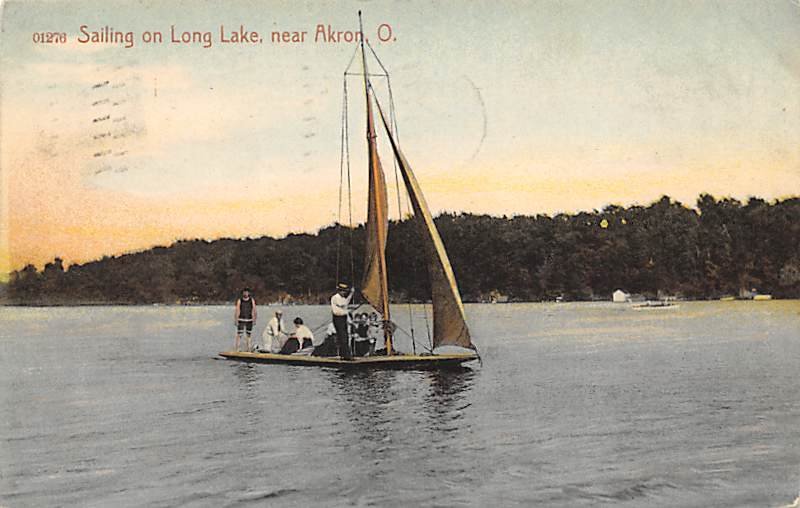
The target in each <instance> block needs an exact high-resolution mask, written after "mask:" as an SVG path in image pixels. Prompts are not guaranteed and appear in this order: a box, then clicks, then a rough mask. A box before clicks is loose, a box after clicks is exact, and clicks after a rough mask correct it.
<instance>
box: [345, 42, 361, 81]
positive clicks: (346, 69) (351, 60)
mask: <svg viewBox="0 0 800 508" xmlns="http://www.w3.org/2000/svg"><path fill="white" fill-rule="evenodd" d="M357 54H358V44H356V47H355V48H353V54H352V55H351V56H350V62H348V64H347V67H345V69H344V74H345V76H346V75H347V71H349V70H350V67H352V65H353V60H355V59H356V55H357Z"/></svg>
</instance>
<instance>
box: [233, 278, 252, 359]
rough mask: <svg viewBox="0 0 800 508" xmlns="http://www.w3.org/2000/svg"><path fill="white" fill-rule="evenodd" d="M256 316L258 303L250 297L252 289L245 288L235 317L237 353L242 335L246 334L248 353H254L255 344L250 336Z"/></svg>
mask: <svg viewBox="0 0 800 508" xmlns="http://www.w3.org/2000/svg"><path fill="white" fill-rule="evenodd" d="M256 316H257V312H256V301H255V299H254V298H253V297H252V296H251V295H250V288H244V289H243V290H242V294H241V296H240V297H239V298H238V299H237V300H236V312H235V313H234V316H233V322H234V324H235V325H236V340H235V341H234V346H235V348H236V351H239V345H240V341H241V338H242V333H244V334H245V338H246V344H247V352H250V351H252V348H253V344H252V341H251V340H250V335H251V334H252V333H253V325H255V323H256Z"/></svg>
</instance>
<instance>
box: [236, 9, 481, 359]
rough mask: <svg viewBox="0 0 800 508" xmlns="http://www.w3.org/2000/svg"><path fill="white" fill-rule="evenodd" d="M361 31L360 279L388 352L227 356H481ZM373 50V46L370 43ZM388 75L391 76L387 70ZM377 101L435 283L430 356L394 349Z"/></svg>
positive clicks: (238, 355)
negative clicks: (363, 199) (378, 92)
mask: <svg viewBox="0 0 800 508" xmlns="http://www.w3.org/2000/svg"><path fill="white" fill-rule="evenodd" d="M358 14H359V25H360V24H361V12H360V11H359V13H358ZM360 33H361V34H362V36H361V37H360V52H361V63H362V66H363V67H362V69H363V77H364V95H365V98H366V117H367V119H366V124H367V128H366V138H367V139H366V141H367V156H368V157H367V160H368V164H367V166H368V175H369V176H368V180H369V193H368V198H367V222H366V249H365V259H364V272H363V273H364V277H363V280H362V282H361V286H360V287H361V289H360V292H361V295H362V296H363V297H364V299H365V300H366V302H367V303H369V304H370V305H371V306H372V307H373V308H374V309H375V311H376V312H377V313H378V314H379V315H380V316H381V317H382V321H383V323H384V326H383V336H384V341H385V344H386V349H385V354H382V355H377V356H364V357H354V358H353V359H343V358H339V357H321V356H305V355H284V354H273V353H251V352H237V351H227V352H223V353H220V355H221V356H222V357H224V358H227V359H230V360H238V361H245V362H259V363H285V364H292V365H309V366H326V367H336V368H413V369H439V368H447V367H457V366H460V365H461V364H463V363H465V362H469V361H473V360H477V359H479V356H478V352H477V348H476V347H475V345H474V344H473V343H472V337H471V335H470V331H469V328H468V326H467V322H466V316H465V313H464V304H463V303H462V301H461V295H460V293H459V291H458V285H457V282H456V278H455V274H454V273H453V268H452V266H451V265H450V260H449V258H448V256H447V251H446V250H445V246H444V243H443V242H442V239H441V236H440V235H439V231H438V230H437V229H436V225H435V224H434V221H433V216H432V215H431V212H430V209H429V207H428V204H427V202H426V201H425V197H424V196H423V194H422V189H421V187H420V185H419V182H418V181H417V179H416V176H415V175H414V171H413V170H412V169H411V165H410V164H409V162H408V160H407V159H406V158H405V156H404V155H403V152H402V151H401V149H400V146H399V144H398V141H397V138H396V134H395V132H393V129H392V127H391V125H390V121H389V119H387V116H386V114H385V113H384V110H383V109H382V108H381V106H380V103H379V102H378V99H377V97H376V96H375V91H374V89H373V87H372V84H371V82H370V74H369V71H368V68H367V55H366V52H365V49H364V37H363V33H364V32H363V29H361V31H360ZM370 49H372V48H371V47H370ZM373 53H374V51H373ZM376 57H377V55H376ZM381 66H382V64H381ZM384 70H385V69H384ZM345 76H347V71H345ZM386 76H387V77H388V73H387V74H386ZM373 104H374V106H375V107H376V108H377V111H378V116H379V117H380V120H381V123H382V125H383V127H384V129H385V131H386V136H387V138H388V140H389V143H390V145H391V148H392V153H393V156H394V159H395V161H396V164H397V167H398V168H399V171H400V174H401V175H402V181H403V184H404V186H405V189H406V191H407V194H408V198H409V201H410V205H411V209H412V210H413V215H412V217H411V220H412V221H413V222H414V223H415V224H416V230H417V233H418V234H417V237H418V242H419V247H420V249H421V251H422V252H423V254H424V258H425V261H426V264H427V272H428V277H429V281H430V287H431V295H430V298H431V307H432V309H433V312H432V314H433V335H432V336H431V347H430V352H429V354H403V353H399V352H397V351H396V350H395V349H394V347H393V333H394V329H395V326H393V323H392V321H391V310H390V308H389V282H388V280H389V274H388V271H387V264H386V238H387V234H388V229H389V217H388V215H389V214H388V192H387V187H386V177H385V174H384V171H383V168H382V165H381V161H380V158H379V156H378V148H377V134H376V128H375V119H374V109H373ZM398 192H399V189H398ZM412 340H413V338H412ZM441 346H457V347H459V348H462V349H463V350H465V351H466V352H458V353H442V354H439V353H436V351H435V350H436V348H438V347H441Z"/></svg>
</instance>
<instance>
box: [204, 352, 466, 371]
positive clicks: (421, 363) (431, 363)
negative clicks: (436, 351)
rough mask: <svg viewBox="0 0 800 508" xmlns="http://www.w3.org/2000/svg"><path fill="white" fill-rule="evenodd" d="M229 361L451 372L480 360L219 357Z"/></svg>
mask: <svg viewBox="0 0 800 508" xmlns="http://www.w3.org/2000/svg"><path fill="white" fill-rule="evenodd" d="M219 355H220V356H222V357H224V358H226V359H228V360H236V361H239V362H250V363H282V364H286V365H303V366H308V367H329V368H334V369H414V370H430V369H452V368H459V367H460V366H461V364H462V363H464V362H470V361H473V360H477V359H478V355H476V354H474V353H465V354H447V355H426V356H419V355H393V356H365V357H356V358H353V359H352V360H343V359H341V358H339V357H338V356H333V357H325V356H295V355H279V354H272V353H246V352H240V351H224V352H222V353H220V354H219Z"/></svg>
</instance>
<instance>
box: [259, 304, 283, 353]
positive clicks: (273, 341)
mask: <svg viewBox="0 0 800 508" xmlns="http://www.w3.org/2000/svg"><path fill="white" fill-rule="evenodd" d="M261 338H262V339H263V340H264V349H265V350H266V351H267V352H268V353H279V352H280V350H281V349H282V348H283V345H284V343H285V342H286V338H287V335H286V323H284V322H283V311H282V310H281V309H278V310H276V311H275V316H274V317H273V318H272V319H270V320H269V323H267V327H266V328H265V329H264V334H263V335H262V336H261Z"/></svg>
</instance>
